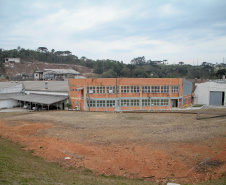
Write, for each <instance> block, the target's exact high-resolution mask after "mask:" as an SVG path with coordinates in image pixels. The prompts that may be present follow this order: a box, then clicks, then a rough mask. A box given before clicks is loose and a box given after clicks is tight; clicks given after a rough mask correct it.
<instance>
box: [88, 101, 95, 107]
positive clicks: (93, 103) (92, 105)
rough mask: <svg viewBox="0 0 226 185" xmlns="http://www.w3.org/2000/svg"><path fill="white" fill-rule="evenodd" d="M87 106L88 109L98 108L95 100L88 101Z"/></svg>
mask: <svg viewBox="0 0 226 185" xmlns="http://www.w3.org/2000/svg"><path fill="white" fill-rule="evenodd" d="M89 103H90V105H89ZM87 105H88V107H90V108H93V107H94V108H95V107H96V101H95V100H87Z"/></svg>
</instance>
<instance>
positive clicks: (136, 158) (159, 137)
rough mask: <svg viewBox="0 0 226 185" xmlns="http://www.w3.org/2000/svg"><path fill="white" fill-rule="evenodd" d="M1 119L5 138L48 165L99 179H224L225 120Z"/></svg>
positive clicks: (72, 115) (80, 115) (121, 116)
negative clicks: (90, 173) (85, 171)
mask: <svg viewBox="0 0 226 185" xmlns="http://www.w3.org/2000/svg"><path fill="white" fill-rule="evenodd" d="M200 111H201V113H211V115H214V114H225V113H226V109H216V110H208V109H207V110H200ZM203 111H204V112H203ZM0 117H1V119H0V135H1V137H3V138H6V139H9V140H12V141H14V142H19V143H20V144H21V145H22V146H24V147H25V149H30V150H34V154H35V155H38V156H41V157H43V158H44V159H46V160H48V161H56V162H59V163H61V164H62V165H67V166H75V167H80V166H83V167H85V168H88V169H91V170H92V171H94V172H95V173H96V174H105V175H113V174H114V175H121V176H126V177H129V178H143V179H146V180H150V181H153V182H157V183H166V182H168V181H172V180H174V181H175V182H180V183H196V182H203V181H206V180H209V179H216V178H219V177H223V178H224V177H225V175H226V172H225V169H226V137H225V136H226V117H219V118H214V119H203V120H196V115H194V114H182V113H181V114H178V113H177V114H174V113H172V114H171V113H139V114H138V113H133V114H131V113H103V112H100V113H98V112H97V113H96V112H75V111H55V112H54V111H53V112H51V111H49V112H48V111H46V112H28V113H24V112H21V113H19V112H15V113H0ZM207 117H208V115H207ZM65 157H70V160H65Z"/></svg>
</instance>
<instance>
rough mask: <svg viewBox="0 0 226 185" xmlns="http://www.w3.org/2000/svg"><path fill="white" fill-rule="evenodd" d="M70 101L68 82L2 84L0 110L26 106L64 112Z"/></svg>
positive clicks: (0, 86)
mask: <svg viewBox="0 0 226 185" xmlns="http://www.w3.org/2000/svg"><path fill="white" fill-rule="evenodd" d="M68 101H69V100H68V81H48V82H45V81H20V82H0V109H3V108H12V107H23V106H24V105H26V106H27V107H28V108H29V109H32V108H33V107H35V109H37V108H38V107H39V108H42V109H43V107H46V109H47V110H49V109H57V110H64V108H65V104H66V103H68Z"/></svg>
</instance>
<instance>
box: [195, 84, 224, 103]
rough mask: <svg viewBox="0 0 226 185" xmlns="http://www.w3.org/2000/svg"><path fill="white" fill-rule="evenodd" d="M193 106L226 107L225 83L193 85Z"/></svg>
mask: <svg viewBox="0 0 226 185" xmlns="http://www.w3.org/2000/svg"><path fill="white" fill-rule="evenodd" d="M195 85H196V89H195V92H194V93H195V97H194V103H195V104H203V105H219V106H226V98H225V95H226V82H225V81H221V82H205V83H199V84H195Z"/></svg>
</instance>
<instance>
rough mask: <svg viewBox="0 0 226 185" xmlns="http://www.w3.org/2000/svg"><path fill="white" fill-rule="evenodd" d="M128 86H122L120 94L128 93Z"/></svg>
mask: <svg viewBox="0 0 226 185" xmlns="http://www.w3.org/2000/svg"><path fill="white" fill-rule="evenodd" d="M129 89H130V86H127V85H123V86H121V93H129Z"/></svg>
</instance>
